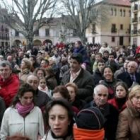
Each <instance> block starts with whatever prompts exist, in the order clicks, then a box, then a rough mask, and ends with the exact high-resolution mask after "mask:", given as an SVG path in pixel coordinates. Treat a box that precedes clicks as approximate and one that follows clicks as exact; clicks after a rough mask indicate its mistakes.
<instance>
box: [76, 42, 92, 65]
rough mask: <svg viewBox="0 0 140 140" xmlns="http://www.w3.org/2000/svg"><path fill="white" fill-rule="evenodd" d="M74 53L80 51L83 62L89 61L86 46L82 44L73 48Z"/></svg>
mask: <svg viewBox="0 0 140 140" xmlns="http://www.w3.org/2000/svg"><path fill="white" fill-rule="evenodd" d="M74 53H80V54H81V55H82V56H83V62H84V63H89V62H90V59H89V58H88V55H87V51H86V48H85V47H84V46H82V45H81V46H80V47H78V48H75V49H74Z"/></svg>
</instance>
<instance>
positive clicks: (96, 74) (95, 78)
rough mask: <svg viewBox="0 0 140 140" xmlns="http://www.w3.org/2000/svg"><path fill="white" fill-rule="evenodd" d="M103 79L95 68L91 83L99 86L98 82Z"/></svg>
mask: <svg viewBox="0 0 140 140" xmlns="http://www.w3.org/2000/svg"><path fill="white" fill-rule="evenodd" d="M103 79H104V78H103V75H102V73H101V72H100V71H99V69H98V68H97V69H96V70H95V72H94V73H93V81H94V84H95V85H98V84H99V81H100V80H103Z"/></svg>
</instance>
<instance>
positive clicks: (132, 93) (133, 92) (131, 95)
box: [128, 85, 140, 99]
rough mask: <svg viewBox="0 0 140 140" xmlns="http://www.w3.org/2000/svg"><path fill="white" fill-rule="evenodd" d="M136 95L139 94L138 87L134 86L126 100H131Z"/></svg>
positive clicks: (139, 88) (139, 87) (139, 86)
mask: <svg viewBox="0 0 140 140" xmlns="http://www.w3.org/2000/svg"><path fill="white" fill-rule="evenodd" d="M136 94H140V85H135V86H134V87H132V88H131V90H130V92H129V95H128V98H129V99H132V98H133V97H134V96H135V95H136Z"/></svg>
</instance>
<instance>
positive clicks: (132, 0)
mask: <svg viewBox="0 0 140 140" xmlns="http://www.w3.org/2000/svg"><path fill="white" fill-rule="evenodd" d="M137 1H138V0H130V2H137Z"/></svg>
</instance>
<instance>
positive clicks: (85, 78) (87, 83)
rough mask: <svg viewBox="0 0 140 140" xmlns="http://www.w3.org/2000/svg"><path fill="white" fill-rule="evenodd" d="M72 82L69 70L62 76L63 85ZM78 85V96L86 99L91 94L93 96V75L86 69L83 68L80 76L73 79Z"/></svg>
mask: <svg viewBox="0 0 140 140" xmlns="http://www.w3.org/2000/svg"><path fill="white" fill-rule="evenodd" d="M69 82H70V71H67V72H66V73H65V74H64V76H63V77H62V81H61V83H62V85H65V84H67V83H69ZM73 82H74V83H75V84H76V85H77V86H78V94H77V96H78V98H79V99H85V98H87V97H89V96H92V93H93V88H94V84H93V78H92V75H91V74H90V73H89V72H88V71H86V70H84V69H81V72H80V74H79V75H78V77H77V78H76V79H75V80H74V81H73Z"/></svg>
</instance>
